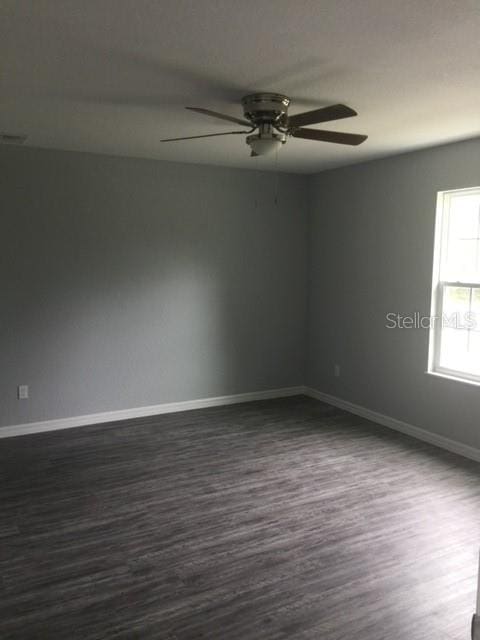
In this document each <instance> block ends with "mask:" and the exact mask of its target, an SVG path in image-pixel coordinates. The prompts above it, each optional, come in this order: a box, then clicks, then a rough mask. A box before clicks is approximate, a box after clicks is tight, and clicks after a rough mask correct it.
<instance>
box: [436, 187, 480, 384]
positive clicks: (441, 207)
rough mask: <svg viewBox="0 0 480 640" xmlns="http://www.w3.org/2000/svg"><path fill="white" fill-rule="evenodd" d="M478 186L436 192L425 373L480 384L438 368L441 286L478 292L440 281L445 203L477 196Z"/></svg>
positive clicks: (473, 286) (476, 378)
mask: <svg viewBox="0 0 480 640" xmlns="http://www.w3.org/2000/svg"><path fill="white" fill-rule="evenodd" d="M479 192H480V187H470V188H467V189H452V190H449V191H439V192H438V193H437V209H436V217H435V241H434V248H433V252H434V254H433V256H434V257H433V276H432V301H431V309H430V316H431V318H432V319H435V320H432V321H431V323H430V336H429V347H428V370H427V373H430V374H433V375H439V376H443V377H446V378H450V379H455V380H459V381H462V382H468V383H471V384H477V385H480V375H475V374H472V373H469V372H466V371H459V370H456V369H449V368H447V367H442V366H441V365H440V362H439V360H440V345H441V336H442V328H443V327H442V324H443V323H442V320H441V318H442V313H443V293H444V291H445V287H464V288H467V289H470V290H473V289H480V283H478V282H475V283H473V282H464V281H461V280H458V281H454V282H452V281H448V280H441V279H440V270H441V266H442V252H443V251H445V248H446V245H447V243H446V239H447V235H448V217H449V214H450V204H449V201H450V199H451V196H452V195H453V194H455V195H456V194H459V193H462V194H465V195H468V194H469V193H472V194H478V193H479Z"/></svg>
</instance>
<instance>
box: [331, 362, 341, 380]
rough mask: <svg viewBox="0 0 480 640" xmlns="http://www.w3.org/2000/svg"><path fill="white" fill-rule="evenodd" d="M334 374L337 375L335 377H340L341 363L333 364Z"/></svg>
mask: <svg viewBox="0 0 480 640" xmlns="http://www.w3.org/2000/svg"><path fill="white" fill-rule="evenodd" d="M333 375H334V376H335V378H339V377H340V365H339V364H334V365H333Z"/></svg>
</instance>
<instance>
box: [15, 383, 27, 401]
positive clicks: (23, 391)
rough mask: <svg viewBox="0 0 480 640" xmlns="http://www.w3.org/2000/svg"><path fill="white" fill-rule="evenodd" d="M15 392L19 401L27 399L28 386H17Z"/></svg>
mask: <svg viewBox="0 0 480 640" xmlns="http://www.w3.org/2000/svg"><path fill="white" fill-rule="evenodd" d="M17 392H18V399H19V400H26V399H27V398H28V384H20V385H18V389H17Z"/></svg>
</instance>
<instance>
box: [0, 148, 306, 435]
mask: <svg viewBox="0 0 480 640" xmlns="http://www.w3.org/2000/svg"><path fill="white" fill-rule="evenodd" d="M306 185H307V178H306V177H301V176H290V175H282V177H281V180H280V183H279V187H278V188H279V193H278V205H277V204H276V203H275V192H276V188H277V177H276V176H275V175H274V174H272V173H256V172H253V171H239V170H224V169H218V168H209V167H199V166H190V165H181V164H172V163H161V162H156V161H148V160H136V159H120V158H110V157H105V156H95V155H90V154H80V153H66V152H58V151H44V150H34V149H28V148H23V149H22V148H7V147H3V148H2V149H0V198H1V233H0V245H1V246H0V261H1V264H0V267H1V268H0V279H1V292H2V295H1V302H0V312H1V313H0V357H1V364H0V425H2V426H4V425H9V424H19V423H23V422H30V421H36V420H44V419H53V418H59V417H66V416H75V415H81V414H85V413H92V412H100V411H108V410H114V409H123V408H131V407H138V406H144V405H150V404H157V403H162V402H170V401H180V400H187V399H188V400H189V399H194V398H202V397H207V396H216V395H223V394H234V393H241V392H248V391H257V390H262V389H269V388H276V387H283V386H290V385H297V384H302V382H303V380H304V359H305V353H304V348H305V326H306V315H305V305H306V282H307V277H306V259H307V258H306V253H307V252H306V243H307V235H306V233H307V227H306V224H307V202H306V196H305V194H306V191H307V189H306ZM18 384H28V385H29V386H30V394H31V397H30V399H29V400H27V401H19V400H17V399H16V387H17V385H18Z"/></svg>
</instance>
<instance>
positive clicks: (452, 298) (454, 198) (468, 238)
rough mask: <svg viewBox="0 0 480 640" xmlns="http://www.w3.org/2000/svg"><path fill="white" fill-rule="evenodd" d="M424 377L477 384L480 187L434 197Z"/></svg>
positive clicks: (479, 355) (479, 374)
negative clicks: (427, 373) (428, 374)
mask: <svg viewBox="0 0 480 640" xmlns="http://www.w3.org/2000/svg"><path fill="white" fill-rule="evenodd" d="M429 371H430V372H431V373H439V374H443V375H446V376H452V377H455V378H461V379H464V380H469V381H473V382H478V383H479V384H480V187H478V188H475V189H461V190H459V191H442V192H440V193H439V194H438V203H437V222H436V231H435V259H434V268H433V287H432V321H431V324H430V352H429Z"/></svg>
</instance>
